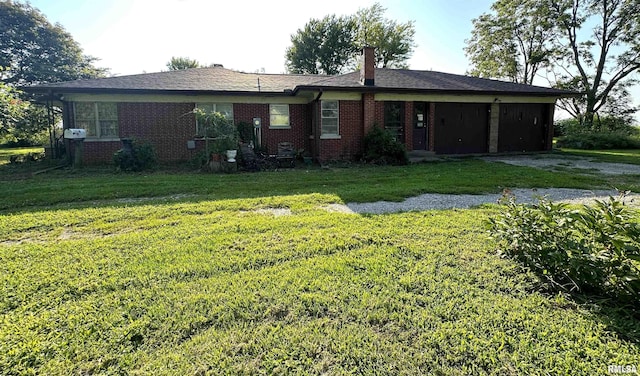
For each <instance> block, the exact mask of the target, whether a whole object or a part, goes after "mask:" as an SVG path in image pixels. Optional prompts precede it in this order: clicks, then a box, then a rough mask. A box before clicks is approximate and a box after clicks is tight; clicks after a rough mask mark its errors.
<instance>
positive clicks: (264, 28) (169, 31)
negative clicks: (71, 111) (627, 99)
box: [30, 0, 640, 120]
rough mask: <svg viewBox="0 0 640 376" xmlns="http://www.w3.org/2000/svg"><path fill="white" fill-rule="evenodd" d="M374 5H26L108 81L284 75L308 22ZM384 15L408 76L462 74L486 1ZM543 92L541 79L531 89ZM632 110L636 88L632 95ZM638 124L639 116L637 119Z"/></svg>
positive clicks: (461, 0)
mask: <svg viewBox="0 0 640 376" xmlns="http://www.w3.org/2000/svg"><path fill="white" fill-rule="evenodd" d="M374 2H375V1H374V0H323V1H317V2H303V1H299V0H297V1H292V0H262V1H249V0H224V1H213V0H155V1H154V0H31V1H30V3H31V4H32V5H33V6H34V7H36V8H38V9H40V11H42V12H43V13H44V14H45V16H46V17H47V18H48V19H49V21H51V22H57V23H60V24H61V25H62V26H63V27H64V28H65V29H66V30H67V31H68V32H69V33H71V35H72V36H73V38H74V39H75V40H76V41H77V42H79V43H80V45H81V46H82V48H83V49H84V51H85V53H87V54H89V55H92V56H94V57H97V58H99V59H100V60H99V61H98V62H97V65H98V66H101V67H106V68H109V69H110V70H111V74H113V75H124V74H136V73H143V72H158V71H162V70H166V63H167V62H168V61H169V60H170V59H171V57H172V56H186V57H189V58H192V59H196V60H198V61H199V62H200V63H201V64H207V65H208V64H212V63H217V64H222V65H224V66H225V67H226V68H230V69H235V70H240V71H245V72H255V71H258V70H262V69H264V71H265V72H266V73H282V72H284V70H285V58H284V54H285V49H286V48H287V47H288V46H289V45H290V43H291V34H294V33H295V32H296V31H297V30H298V29H299V28H302V27H304V25H305V24H306V23H307V22H308V21H309V20H310V19H311V18H322V17H324V16H326V15H328V14H336V15H347V14H353V13H355V12H356V11H357V10H358V9H359V8H364V7H369V6H371V5H372V4H373V3H374ZM378 2H380V3H381V4H382V5H383V7H385V8H386V9H387V12H386V16H387V17H388V18H391V19H394V20H397V21H399V22H406V21H410V20H413V21H415V28H416V35H415V42H416V44H417V47H416V49H415V51H414V54H413V57H412V58H411V59H410V60H409V65H410V67H411V68H412V69H419V70H435V71H441V72H448V73H456V74H464V73H465V72H466V71H467V70H468V69H469V65H468V61H467V58H466V56H465V54H464V50H463V48H464V46H465V39H467V38H469V37H470V35H471V29H472V23H471V22H472V20H473V19H474V18H476V17H478V16H479V15H480V14H482V13H484V12H488V11H489V10H490V6H491V4H492V3H493V1H492V0H379V1H378ZM537 84H539V85H543V86H548V83H547V82H546V81H544V80H540V81H539V82H537ZM632 95H633V96H634V99H635V102H636V104H635V105H636V106H638V105H639V104H640V103H639V101H640V86H636V87H635V88H634V89H633V90H632ZM638 118H639V120H640V115H639V116H638Z"/></svg>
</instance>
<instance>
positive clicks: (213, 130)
mask: <svg viewBox="0 0 640 376" xmlns="http://www.w3.org/2000/svg"><path fill="white" fill-rule="evenodd" d="M193 112H194V114H195V115H196V120H197V121H198V124H200V126H201V127H202V129H203V136H204V140H205V153H206V155H209V153H210V152H211V153H213V154H218V155H220V154H223V153H226V154H227V161H229V162H235V157H236V154H237V146H238V130H237V128H236V126H235V125H234V124H233V121H232V120H229V119H227V118H226V117H225V116H224V115H223V114H222V113H220V112H207V111H204V110H202V109H200V108H196V109H194V110H193ZM210 141H211V144H210V143H209V142H210Z"/></svg>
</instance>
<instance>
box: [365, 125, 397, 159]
mask: <svg viewBox="0 0 640 376" xmlns="http://www.w3.org/2000/svg"><path fill="white" fill-rule="evenodd" d="M364 161H365V162H367V163H374V164H382V165H386V164H392V165H404V164H407V162H408V158H407V152H406V150H405V147H404V145H402V143H400V142H398V140H396V138H395V137H394V136H393V134H391V132H389V131H388V130H386V129H383V128H381V127H380V126H378V125H377V124H375V125H374V126H373V128H371V130H370V131H369V132H368V133H367V134H366V135H365V136H364Z"/></svg>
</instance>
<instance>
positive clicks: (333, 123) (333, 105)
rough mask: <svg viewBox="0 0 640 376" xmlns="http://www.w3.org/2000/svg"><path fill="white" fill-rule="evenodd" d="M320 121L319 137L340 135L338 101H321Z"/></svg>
mask: <svg viewBox="0 0 640 376" xmlns="http://www.w3.org/2000/svg"><path fill="white" fill-rule="evenodd" d="M320 107H321V108H320V112H321V113H322V116H321V117H322V122H321V125H322V126H321V128H320V136H321V137H323V136H324V137H337V136H339V135H340V107H339V104H338V101H322V103H321V105H320Z"/></svg>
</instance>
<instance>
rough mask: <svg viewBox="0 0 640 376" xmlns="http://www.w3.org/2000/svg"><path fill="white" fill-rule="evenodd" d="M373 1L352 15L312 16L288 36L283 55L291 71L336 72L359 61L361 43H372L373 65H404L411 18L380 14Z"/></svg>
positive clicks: (409, 47) (410, 47) (412, 32)
mask: <svg viewBox="0 0 640 376" xmlns="http://www.w3.org/2000/svg"><path fill="white" fill-rule="evenodd" d="M384 12H385V8H383V7H382V6H381V5H380V4H378V3H376V4H374V5H372V6H371V7H369V8H365V9H360V10H358V12H357V13H356V14H354V15H350V16H342V17H337V16H335V15H330V16H326V17H324V18H323V19H320V20H318V19H312V20H311V21H309V22H308V23H307V24H306V25H305V27H304V28H302V29H298V31H297V32H296V33H295V34H293V35H292V36H291V46H290V47H288V48H287V50H286V53H285V57H286V65H287V69H288V70H289V71H290V72H292V73H309V74H338V73H344V72H346V71H348V70H351V69H353V68H354V67H355V66H357V65H358V63H359V56H360V51H361V50H362V47H364V46H373V47H376V66H378V67H387V68H404V67H406V66H407V60H408V59H409V58H410V57H411V54H412V53H413V48H414V46H415V43H414V41H413V38H414V35H415V28H414V24H413V21H409V22H406V23H398V22H396V21H394V20H390V19H387V18H385V17H384Z"/></svg>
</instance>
